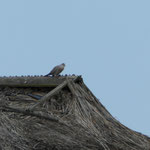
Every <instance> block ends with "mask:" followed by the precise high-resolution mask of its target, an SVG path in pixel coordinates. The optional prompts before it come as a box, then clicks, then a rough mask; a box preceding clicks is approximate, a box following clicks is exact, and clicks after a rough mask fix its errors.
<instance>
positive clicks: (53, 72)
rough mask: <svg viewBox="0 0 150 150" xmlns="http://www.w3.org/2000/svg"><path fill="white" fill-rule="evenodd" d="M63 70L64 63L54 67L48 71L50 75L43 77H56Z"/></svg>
mask: <svg viewBox="0 0 150 150" xmlns="http://www.w3.org/2000/svg"><path fill="white" fill-rule="evenodd" d="M64 68H65V64H64V63H62V64H60V65H57V66H55V67H54V68H53V69H52V70H51V71H50V73H48V74H47V75H45V76H44V77H47V76H50V75H52V76H58V75H59V74H60V73H61V72H62V71H63V70H64Z"/></svg>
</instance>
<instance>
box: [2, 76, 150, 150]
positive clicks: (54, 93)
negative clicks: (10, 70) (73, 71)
mask: <svg viewBox="0 0 150 150" xmlns="http://www.w3.org/2000/svg"><path fill="white" fill-rule="evenodd" d="M0 148H1V149H2V150H80V149H81V150H150V138H149V137H147V136H145V135H143V134H140V133H137V132H135V131H132V130H130V129H129V128H127V127H125V126H124V125H122V124H121V123H120V122H119V121H117V120H116V119H115V118H114V117H112V116H111V114H110V113H109V112H108V111H107V110H106V109H105V107H104V106H103V105H102V104H101V103H100V102H99V100H98V99H97V98H96V97H95V96H94V95H93V94H92V92H91V91H90V90H89V89H88V88H87V86H86V85H85V84H84V82H83V81H82V79H81V78H80V79H79V78H75V79H74V80H73V79H68V80H67V77H66V80H65V81H63V82H62V83H61V84H60V85H59V86H57V87H56V88H54V87H30V88H29V87H9V86H7V87H6V86H3V87H0Z"/></svg>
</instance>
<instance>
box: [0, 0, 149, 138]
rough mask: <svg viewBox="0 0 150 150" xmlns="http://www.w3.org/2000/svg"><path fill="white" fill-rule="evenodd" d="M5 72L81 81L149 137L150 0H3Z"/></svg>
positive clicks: (0, 22)
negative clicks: (60, 68)
mask: <svg viewBox="0 0 150 150" xmlns="http://www.w3.org/2000/svg"><path fill="white" fill-rule="evenodd" d="M0 54H1V55H0V56H1V57H0V58H1V59H0V68H1V71H0V76H4V75H6V76H9V75H45V74H47V73H48V72H49V71H50V70H51V69H52V68H53V66H55V65H58V64H60V63H62V62H64V63H66V69H65V70H64V72H63V73H62V74H76V75H82V76H83V79H84V82H85V83H86V84H87V86H88V87H89V88H90V89H91V90H92V92H93V93H94V94H95V96H96V97H97V98H98V99H100V102H101V103H102V104H103V105H104V106H105V107H106V108H107V110H108V111H109V112H110V113H111V114H112V115H113V116H114V117H115V118H116V119H117V120H119V121H120V122H121V123H122V124H124V125H126V126H127V127H129V128H131V129H133V130H136V131H139V132H142V133H144V134H146V135H148V136H150V119H149V114H150V1H149V0H1V1H0Z"/></svg>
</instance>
